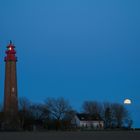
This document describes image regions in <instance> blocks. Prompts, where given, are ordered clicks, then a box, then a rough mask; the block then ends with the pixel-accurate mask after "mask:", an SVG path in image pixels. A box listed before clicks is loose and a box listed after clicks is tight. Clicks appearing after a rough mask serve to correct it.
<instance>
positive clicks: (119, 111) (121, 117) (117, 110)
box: [111, 103, 128, 128]
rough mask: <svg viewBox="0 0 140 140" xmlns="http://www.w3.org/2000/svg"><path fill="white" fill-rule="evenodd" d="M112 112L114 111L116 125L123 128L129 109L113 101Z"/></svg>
mask: <svg viewBox="0 0 140 140" xmlns="http://www.w3.org/2000/svg"><path fill="white" fill-rule="evenodd" d="M111 109H112V113H113V123H114V125H116V127H118V128H121V127H122V126H123V124H124V122H125V120H126V119H127V118H128V111H127V109H126V108H125V107H124V106H123V105H121V104H118V103H113V104H112V106H111Z"/></svg>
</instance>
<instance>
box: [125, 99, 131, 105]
mask: <svg viewBox="0 0 140 140" xmlns="http://www.w3.org/2000/svg"><path fill="white" fill-rule="evenodd" d="M123 103H124V104H127V105H130V104H132V101H131V100H130V99H125V100H124V102H123Z"/></svg>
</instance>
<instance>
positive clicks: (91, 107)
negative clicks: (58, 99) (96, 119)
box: [82, 101, 103, 115]
mask: <svg viewBox="0 0 140 140" xmlns="http://www.w3.org/2000/svg"><path fill="white" fill-rule="evenodd" d="M82 109H83V112H84V113H87V114H90V115H101V114H102V111H103V108H102V104H101V103H99V102H96V101H85V102H84V103H83V105H82Z"/></svg>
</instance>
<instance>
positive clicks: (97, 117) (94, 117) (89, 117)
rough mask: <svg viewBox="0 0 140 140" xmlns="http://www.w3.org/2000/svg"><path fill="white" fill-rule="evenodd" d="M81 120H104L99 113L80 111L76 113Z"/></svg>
mask: <svg viewBox="0 0 140 140" xmlns="http://www.w3.org/2000/svg"><path fill="white" fill-rule="evenodd" d="M76 116H77V117H78V119H79V120H80V121H103V119H102V118H101V117H100V115H99V114H97V115H90V114H86V113H78V114H76Z"/></svg>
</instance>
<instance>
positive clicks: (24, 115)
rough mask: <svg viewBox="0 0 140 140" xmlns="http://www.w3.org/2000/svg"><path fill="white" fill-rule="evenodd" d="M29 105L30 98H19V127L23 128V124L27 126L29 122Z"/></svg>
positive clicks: (30, 116) (30, 115)
mask: <svg viewBox="0 0 140 140" xmlns="http://www.w3.org/2000/svg"><path fill="white" fill-rule="evenodd" d="M30 107H31V101H30V100H28V99H27V98H25V97H22V98H20V99H19V122H20V127H21V129H23V128H24V127H25V125H26V126H27V125H28V124H29V122H30V121H29V118H30V120H31V118H32V114H31V110H30Z"/></svg>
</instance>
